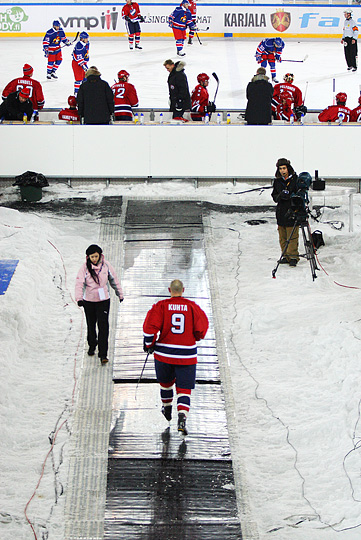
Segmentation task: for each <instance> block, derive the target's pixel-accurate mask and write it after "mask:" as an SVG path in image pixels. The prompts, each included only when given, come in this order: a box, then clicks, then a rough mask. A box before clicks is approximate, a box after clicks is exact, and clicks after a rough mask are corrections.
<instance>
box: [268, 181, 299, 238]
mask: <svg viewBox="0 0 361 540" xmlns="http://www.w3.org/2000/svg"><path fill="white" fill-rule="evenodd" d="M285 191H288V194H287V193H284V192H285ZM296 192H297V174H296V173H295V172H293V174H291V175H290V176H289V177H288V178H287V180H285V179H284V178H283V177H282V176H276V178H275V179H274V182H273V190H272V199H273V200H274V202H275V203H277V207H276V219H277V225H280V226H281V227H293V225H294V224H295V221H294V219H292V214H291V216H289V215H287V213H288V211H289V210H290V208H291V194H292V193H296Z"/></svg>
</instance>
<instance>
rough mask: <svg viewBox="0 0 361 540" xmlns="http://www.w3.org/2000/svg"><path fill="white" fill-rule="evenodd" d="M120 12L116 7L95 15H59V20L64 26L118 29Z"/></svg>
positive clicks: (89, 28)
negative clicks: (64, 16) (66, 16)
mask: <svg viewBox="0 0 361 540" xmlns="http://www.w3.org/2000/svg"><path fill="white" fill-rule="evenodd" d="M118 18H119V12H118V11H117V8H116V7H113V8H112V10H110V9H107V10H106V11H103V12H102V14H101V16H100V17H99V18H98V17H94V16H90V17H68V18H67V19H63V18H62V17H59V20H60V22H61V24H62V26H63V28H86V29H87V30H93V29H94V28H101V29H102V30H116V28H117V24H118Z"/></svg>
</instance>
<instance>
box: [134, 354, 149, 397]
mask: <svg viewBox="0 0 361 540" xmlns="http://www.w3.org/2000/svg"><path fill="white" fill-rule="evenodd" d="M149 354H150V351H148V352H147V356H146V358H145V362H144V364H143V369H142V371H141V374H140V377H139V379H138V382H137V386H136V387H135V394H134V399H135V400H136V399H137V390H138V386H139V383H140V381H141V378H142V376H143V373H144V369H145V365H146V363H147V361H148V356H149Z"/></svg>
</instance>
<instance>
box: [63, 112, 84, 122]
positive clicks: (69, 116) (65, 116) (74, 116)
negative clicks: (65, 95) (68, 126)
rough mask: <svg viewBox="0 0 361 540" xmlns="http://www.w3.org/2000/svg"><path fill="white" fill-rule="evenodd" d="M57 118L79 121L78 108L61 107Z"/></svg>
mask: <svg viewBox="0 0 361 540" xmlns="http://www.w3.org/2000/svg"><path fill="white" fill-rule="evenodd" d="M59 120H67V121H68V122H80V116H79V113H78V109H62V110H61V111H60V112H59Z"/></svg>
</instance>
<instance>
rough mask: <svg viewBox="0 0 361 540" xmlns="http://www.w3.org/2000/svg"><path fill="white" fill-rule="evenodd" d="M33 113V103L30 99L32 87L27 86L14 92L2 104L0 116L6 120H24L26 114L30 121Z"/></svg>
mask: <svg viewBox="0 0 361 540" xmlns="http://www.w3.org/2000/svg"><path fill="white" fill-rule="evenodd" d="M32 114H33V105H32V103H31V101H30V88H28V87H27V86H25V87H24V88H21V90H19V91H18V92H12V93H11V94H9V95H8V97H7V98H6V99H5V101H3V102H2V104H1V105H0V118H1V119H4V120H23V119H24V116H26V119H27V120H28V121H30V120H31V116H32Z"/></svg>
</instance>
